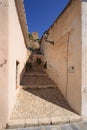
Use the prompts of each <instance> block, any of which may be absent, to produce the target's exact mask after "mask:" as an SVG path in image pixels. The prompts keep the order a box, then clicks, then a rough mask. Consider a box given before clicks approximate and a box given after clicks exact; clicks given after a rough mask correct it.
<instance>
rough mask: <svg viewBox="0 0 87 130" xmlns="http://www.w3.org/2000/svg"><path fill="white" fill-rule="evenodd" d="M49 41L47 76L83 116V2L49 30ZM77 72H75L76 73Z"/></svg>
mask: <svg viewBox="0 0 87 130" xmlns="http://www.w3.org/2000/svg"><path fill="white" fill-rule="evenodd" d="M48 40H52V41H53V40H54V44H55V45H54V46H53V45H50V44H49V43H46V42H45V41H44V39H43V40H42V50H43V51H44V56H45V61H47V72H48V73H49V75H50V77H51V78H52V79H53V80H54V81H55V82H56V83H57V84H58V87H59V88H60V90H61V91H62V93H63V95H64V96H65V98H66V99H67V101H68V102H69V104H70V105H71V107H72V108H73V109H74V110H75V111H76V112H77V113H80V114H81V2H80V1H79V0H72V2H71V4H70V5H69V6H68V7H67V9H66V10H65V11H64V12H63V14H62V15H61V16H60V17H59V18H58V19H57V20H56V22H55V24H54V25H53V26H52V27H51V28H50V29H49V37H48ZM73 68H74V69H73Z"/></svg>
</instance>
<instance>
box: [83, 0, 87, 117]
mask: <svg viewBox="0 0 87 130" xmlns="http://www.w3.org/2000/svg"><path fill="white" fill-rule="evenodd" d="M82 115H84V116H87V0H82Z"/></svg>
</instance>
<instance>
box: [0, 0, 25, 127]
mask: <svg viewBox="0 0 87 130" xmlns="http://www.w3.org/2000/svg"><path fill="white" fill-rule="evenodd" d="M0 25H1V26H0V88H1V91H0V129H2V127H3V126H5V125H6V121H7V120H8V119H9V117H10V114H11V112H12V108H13V106H14V103H15V97H16V61H18V62H19V67H18V68H19V76H18V78H19V79H20V77H21V73H22V70H23V68H24V66H25V62H26V56H27V50H26V47H25V43H24V37H23V34H22V30H21V26H20V23H19V19H18V16H17V12H16V7H15V3H14V0H9V2H8V1H7V0H5V1H3V0H1V1H0Z"/></svg>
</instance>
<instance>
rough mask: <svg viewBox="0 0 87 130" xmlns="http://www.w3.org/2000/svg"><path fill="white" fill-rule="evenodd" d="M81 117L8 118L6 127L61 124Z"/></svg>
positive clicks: (76, 120)
mask: <svg viewBox="0 0 87 130" xmlns="http://www.w3.org/2000/svg"><path fill="white" fill-rule="evenodd" d="M81 120H82V118H81V117H80V116H77V115H76V116H72V117H71V116H70V118H64V117H63V118H61V117H51V118H47V117H46V118H39V119H38V118H33V119H17V120H10V121H9V122H8V123H7V128H6V129H11V130H12V129H18V128H27V127H38V126H42V125H44V126H46V125H62V124H66V123H74V122H75V123H76V122H79V121H81Z"/></svg>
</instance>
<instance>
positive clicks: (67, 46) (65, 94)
mask: <svg viewBox="0 0 87 130" xmlns="http://www.w3.org/2000/svg"><path fill="white" fill-rule="evenodd" d="M69 41H70V32H68V40H67V77H66V78H67V79H66V91H65V97H66V99H67V90H68V62H69V58H68V55H69Z"/></svg>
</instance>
